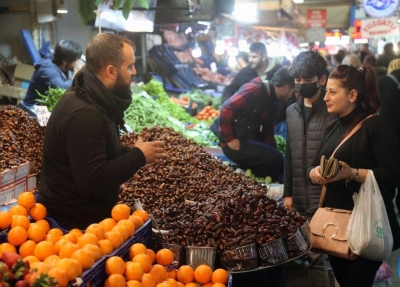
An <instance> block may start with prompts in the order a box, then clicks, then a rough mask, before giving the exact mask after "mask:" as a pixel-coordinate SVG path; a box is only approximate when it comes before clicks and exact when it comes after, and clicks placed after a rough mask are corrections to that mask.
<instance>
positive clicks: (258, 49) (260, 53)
mask: <svg viewBox="0 0 400 287" xmlns="http://www.w3.org/2000/svg"><path fill="white" fill-rule="evenodd" d="M249 50H250V52H249V59H248V62H249V64H248V65H247V67H245V68H243V69H241V70H240V71H239V73H238V74H237V75H236V76H235V78H234V79H233V80H232V83H231V84H230V85H229V86H227V87H226V88H225V90H224V91H223V93H222V103H224V102H225V101H226V100H228V99H229V98H230V97H232V96H233V95H234V94H235V93H236V92H237V91H238V90H239V88H240V87H241V86H243V85H244V84H246V83H248V82H250V81H251V80H253V79H254V78H256V77H260V78H261V80H262V81H264V80H270V79H272V76H273V75H274V74H275V72H276V71H277V70H278V69H279V68H280V67H282V65H280V64H278V63H276V61H275V59H271V60H269V59H268V55H267V48H266V47H265V45H264V44H263V43H260V42H255V43H252V44H251V45H250V48H249Z"/></svg>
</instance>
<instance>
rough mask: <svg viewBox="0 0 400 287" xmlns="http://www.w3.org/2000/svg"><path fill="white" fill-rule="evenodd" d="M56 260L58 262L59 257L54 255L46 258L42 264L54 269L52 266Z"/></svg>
mask: <svg viewBox="0 0 400 287" xmlns="http://www.w3.org/2000/svg"><path fill="white" fill-rule="evenodd" d="M58 260H60V257H59V256H58V255H55V254H54V255H50V256H49V257H47V258H46V259H45V260H44V261H43V262H45V263H47V264H49V265H50V267H54V264H56V262H57V261H58Z"/></svg>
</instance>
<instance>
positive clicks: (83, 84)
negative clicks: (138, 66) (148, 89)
mask: <svg viewBox="0 0 400 287" xmlns="http://www.w3.org/2000/svg"><path fill="white" fill-rule="evenodd" d="M134 49H135V46H134V44H133V43H132V42H131V41H130V40H128V39H127V38H125V37H122V36H119V35H113V34H108V33H102V34H98V35H96V36H95V37H94V38H93V39H92V40H91V41H90V43H89V45H88V46H87V49H86V66H84V67H83V68H82V69H81V70H80V71H79V72H78V73H77V74H76V75H75V77H74V80H73V82H72V86H71V88H70V89H68V90H67V91H66V92H65V94H64V95H63V96H62V98H61V99H60V101H59V102H58V103H57V105H56V106H55V108H54V110H53V112H52V114H51V116H50V119H49V121H48V124H47V127H46V133H45V138H44V147H43V161H42V171H41V175H40V176H41V177H40V192H39V194H38V198H37V201H38V202H40V203H42V204H44V206H45V207H46V208H47V212H48V215H49V216H50V217H52V218H54V219H55V220H56V221H57V222H58V223H59V224H60V225H61V226H62V227H63V228H65V229H71V228H79V229H85V228H86V227H87V226H88V225H89V224H92V223H96V222H100V221H101V220H103V219H104V218H107V217H110V214H111V210H112V208H113V206H114V205H115V204H116V203H117V201H118V195H119V186H120V185H121V184H122V183H124V182H125V181H127V180H128V179H129V178H131V177H132V176H133V175H134V173H135V172H136V171H138V170H139V169H140V168H141V167H142V166H144V165H145V164H158V163H161V162H162V161H163V160H164V159H165V158H166V155H165V153H164V143H163V142H160V141H155V142H142V141H141V140H140V139H139V140H138V141H137V142H136V144H135V147H133V148H131V147H127V146H123V145H122V144H121V142H120V128H121V127H124V120H123V118H124V111H125V110H126V109H127V108H128V107H129V105H130V104H131V102H132V95H131V94H132V91H131V81H132V76H134V75H135V74H136V70H135V66H134V64H135V53H134Z"/></svg>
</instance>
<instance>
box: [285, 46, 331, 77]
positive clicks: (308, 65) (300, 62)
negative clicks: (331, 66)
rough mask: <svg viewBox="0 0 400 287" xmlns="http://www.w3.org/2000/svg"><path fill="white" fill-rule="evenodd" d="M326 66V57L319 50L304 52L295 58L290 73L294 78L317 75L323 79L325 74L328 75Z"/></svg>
mask: <svg viewBox="0 0 400 287" xmlns="http://www.w3.org/2000/svg"><path fill="white" fill-rule="evenodd" d="M326 66H327V65H326V61H325V59H324V58H323V57H322V56H321V55H320V54H319V53H318V52H314V51H307V52H302V53H300V54H298V55H297V56H296V57H295V58H294V59H293V61H292V64H291V65H290V74H291V75H292V76H293V77H294V78H305V79H310V78H312V77H314V76H317V77H318V79H321V77H322V76H323V75H326Z"/></svg>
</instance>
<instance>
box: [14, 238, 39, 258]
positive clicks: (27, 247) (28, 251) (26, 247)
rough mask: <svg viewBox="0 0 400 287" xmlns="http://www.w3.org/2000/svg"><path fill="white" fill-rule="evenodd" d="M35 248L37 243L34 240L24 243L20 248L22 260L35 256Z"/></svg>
mask: <svg viewBox="0 0 400 287" xmlns="http://www.w3.org/2000/svg"><path fill="white" fill-rule="evenodd" d="M35 247H36V242H35V241H33V240H27V241H25V242H24V243H22V244H21V246H20V247H19V251H18V252H19V255H21V257H22V258H24V257H26V256H29V255H33V254H34V252H35Z"/></svg>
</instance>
